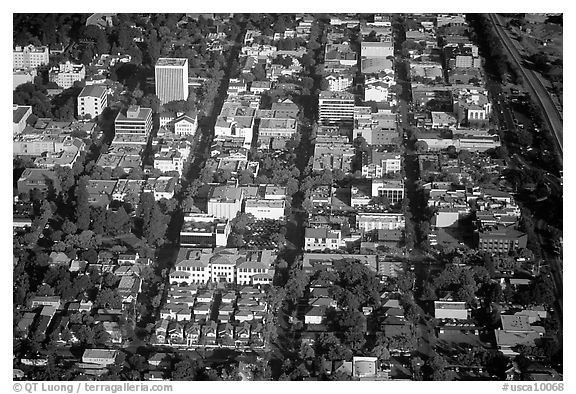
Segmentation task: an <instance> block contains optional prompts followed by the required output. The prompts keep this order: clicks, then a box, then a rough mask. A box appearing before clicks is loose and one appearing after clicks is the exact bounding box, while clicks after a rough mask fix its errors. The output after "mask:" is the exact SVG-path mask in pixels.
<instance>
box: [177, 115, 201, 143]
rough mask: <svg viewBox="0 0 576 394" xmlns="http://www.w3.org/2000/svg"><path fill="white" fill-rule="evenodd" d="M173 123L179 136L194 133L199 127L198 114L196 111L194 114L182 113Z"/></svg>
mask: <svg viewBox="0 0 576 394" xmlns="http://www.w3.org/2000/svg"><path fill="white" fill-rule="evenodd" d="M173 125H174V134H176V135H177V136H179V137H186V136H189V135H194V134H196V130H197V129H198V114H197V113H194V116H189V115H181V116H179V117H177V118H176V119H174V121H173Z"/></svg>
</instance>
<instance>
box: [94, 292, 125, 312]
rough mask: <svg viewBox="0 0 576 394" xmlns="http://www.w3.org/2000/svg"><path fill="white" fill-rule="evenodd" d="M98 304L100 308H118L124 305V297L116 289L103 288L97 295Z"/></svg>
mask: <svg viewBox="0 0 576 394" xmlns="http://www.w3.org/2000/svg"><path fill="white" fill-rule="evenodd" d="M96 305H98V306H99V307H100V308H110V309H118V308H121V307H122V299H121V298H120V296H119V295H118V293H117V291H116V290H114V289H110V288H103V289H100V291H99V292H98V295H97V296H96Z"/></svg>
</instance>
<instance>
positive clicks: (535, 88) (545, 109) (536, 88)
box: [489, 14, 563, 154]
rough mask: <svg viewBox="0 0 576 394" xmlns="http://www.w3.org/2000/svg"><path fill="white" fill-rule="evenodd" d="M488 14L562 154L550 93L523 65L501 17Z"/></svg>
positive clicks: (559, 128) (558, 118) (558, 116)
mask: <svg viewBox="0 0 576 394" xmlns="http://www.w3.org/2000/svg"><path fill="white" fill-rule="evenodd" d="M489 16H490V19H491V21H492V23H493V24H494V27H495V31H496V33H497V34H498V36H499V37H500V40H501V41H502V44H503V46H504V48H505V49H506V51H507V52H508V53H509V54H510V60H511V61H514V62H515V63H516V64H517V65H518V68H519V69H520V71H521V72H522V75H523V77H524V82H525V84H526V86H527V87H528V89H529V91H530V94H531V95H532V96H533V97H534V98H535V99H536V103H537V104H538V105H539V106H540V107H541V108H542V114H543V118H544V121H545V123H546V124H547V125H548V128H549V129H550V131H551V132H552V133H553V134H554V136H555V139H556V142H557V144H558V148H559V149H560V153H561V154H563V145H562V143H563V130H562V114H561V113H560V111H559V110H558V108H557V107H556V106H555V105H554V101H553V100H552V97H551V96H550V93H549V92H548V90H547V89H546V87H545V86H544V85H543V84H542V82H541V81H540V79H539V78H538V75H537V74H536V73H535V72H534V71H533V70H530V69H527V68H525V67H524V65H523V61H522V57H521V55H520V53H519V52H518V49H517V48H516V45H515V42H514V40H513V39H512V38H511V37H510V35H509V34H508V32H507V30H506V29H505V28H504V24H503V22H502V20H501V18H500V17H499V16H498V15H497V14H489Z"/></svg>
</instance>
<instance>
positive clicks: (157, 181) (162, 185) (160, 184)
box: [144, 176, 178, 201]
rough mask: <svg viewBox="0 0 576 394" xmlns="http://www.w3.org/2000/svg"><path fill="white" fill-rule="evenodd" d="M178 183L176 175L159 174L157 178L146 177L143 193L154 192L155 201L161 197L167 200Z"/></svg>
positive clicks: (172, 194)
mask: <svg viewBox="0 0 576 394" xmlns="http://www.w3.org/2000/svg"><path fill="white" fill-rule="evenodd" d="M177 184H178V177H171V176H161V177H158V178H148V180H147V181H146V184H145V185H144V193H154V199H155V200H156V201H158V200H161V199H163V198H165V199H167V200H169V199H171V198H172V197H174V191H175V189H176V185H177Z"/></svg>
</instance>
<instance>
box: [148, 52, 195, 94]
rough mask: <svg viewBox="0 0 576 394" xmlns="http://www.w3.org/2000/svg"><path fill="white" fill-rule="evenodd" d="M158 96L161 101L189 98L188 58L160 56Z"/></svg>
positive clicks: (157, 71)
mask: <svg viewBox="0 0 576 394" xmlns="http://www.w3.org/2000/svg"><path fill="white" fill-rule="evenodd" d="M155 76H156V96H158V98H159V99H160V103H162V104H166V103H167V102H170V101H175V100H186V99H187V98H188V59H180V58H160V59H158V61H157V62H156V67H155Z"/></svg>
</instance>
